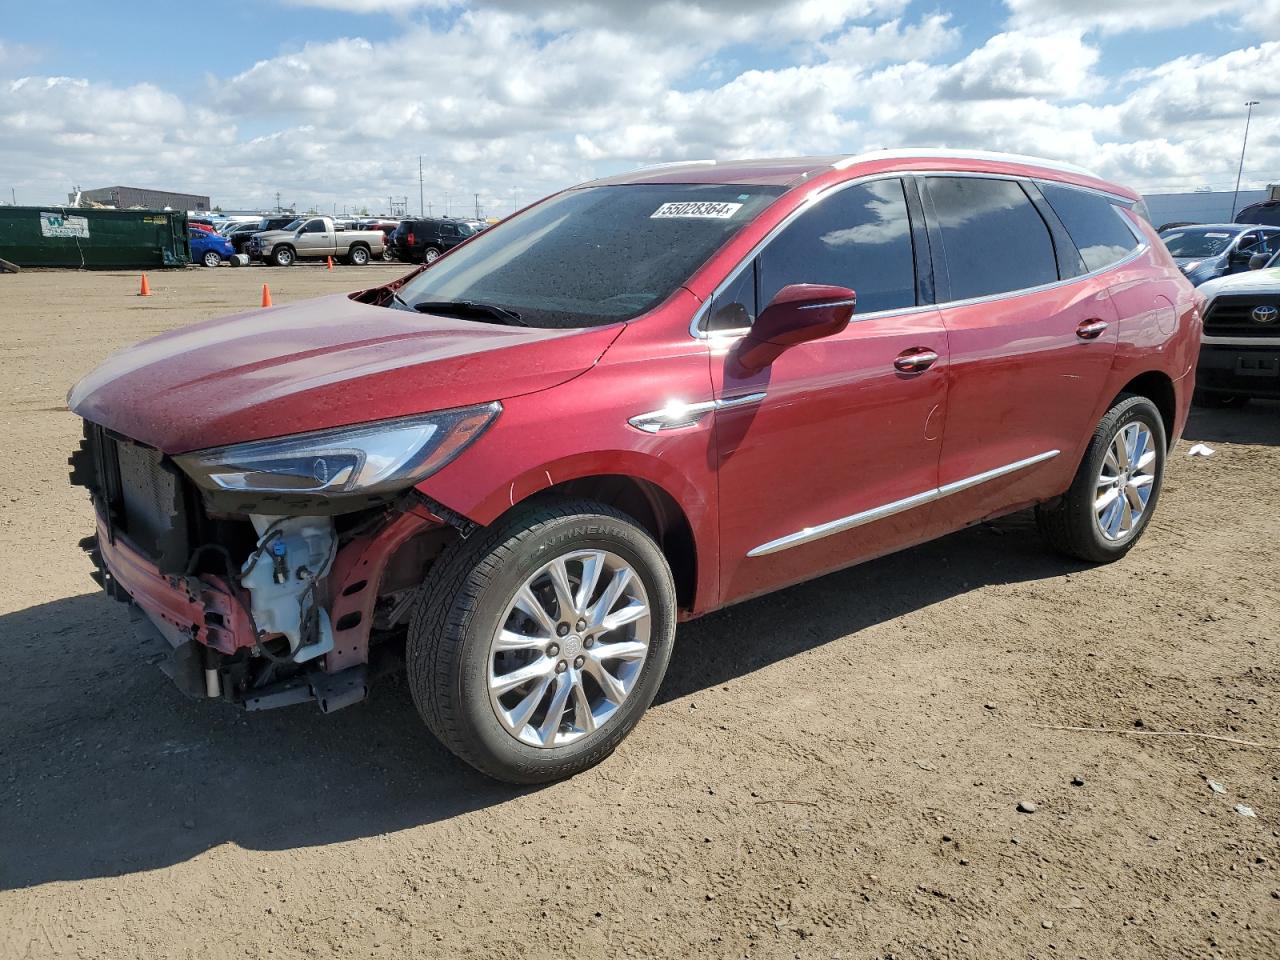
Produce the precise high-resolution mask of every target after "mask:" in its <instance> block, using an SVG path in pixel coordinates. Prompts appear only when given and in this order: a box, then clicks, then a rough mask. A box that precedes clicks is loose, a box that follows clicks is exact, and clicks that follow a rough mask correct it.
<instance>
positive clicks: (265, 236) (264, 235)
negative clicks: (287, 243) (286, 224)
mask: <svg viewBox="0 0 1280 960" xmlns="http://www.w3.org/2000/svg"><path fill="white" fill-rule="evenodd" d="M253 236H254V237H255V238H256V239H258V240H283V239H284V238H285V237H292V236H293V231H292V230H259V231H257V232H256V233H254V234H253Z"/></svg>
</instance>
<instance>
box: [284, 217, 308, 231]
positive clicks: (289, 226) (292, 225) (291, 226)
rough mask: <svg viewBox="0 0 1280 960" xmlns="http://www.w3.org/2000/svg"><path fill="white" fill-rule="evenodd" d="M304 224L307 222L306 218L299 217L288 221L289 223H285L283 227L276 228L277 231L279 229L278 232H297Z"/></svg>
mask: <svg viewBox="0 0 1280 960" xmlns="http://www.w3.org/2000/svg"><path fill="white" fill-rule="evenodd" d="M306 222H307V218H306V217H299V218H298V219H297V220H290V221H289V222H288V223H286V224H285V225H284V226H283V227H278V228H277V229H279V230H297V229H298V228H299V227H300V226H302V225H303V224H304V223H306Z"/></svg>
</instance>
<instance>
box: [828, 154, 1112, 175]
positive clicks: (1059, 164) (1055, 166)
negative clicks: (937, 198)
mask: <svg viewBox="0 0 1280 960" xmlns="http://www.w3.org/2000/svg"><path fill="white" fill-rule="evenodd" d="M916 157H920V158H930V157H940V158H942V157H949V158H954V159H956V160H998V161H1002V162H1004V163H1025V164H1027V165H1029V166H1036V167H1045V168H1046V169H1049V170H1062V171H1063V172H1065V173H1077V174H1080V175H1082V176H1086V177H1093V178H1094V179H1095V180H1101V179H1103V178H1102V177H1100V176H1098V175H1097V174H1096V173H1094V172H1093V171H1092V170H1086V169H1085V168H1084V167H1080V166H1077V165H1076V164H1074V163H1064V162H1063V161H1061V160H1048V159H1046V158H1044V157H1033V156H1030V155H1028V154H1024V153H1000V152H998V151H994V150H951V149H948V148H946V147H918V148H915V149H912V148H900V149H892V150H872V151H870V152H868V153H855V154H851V155H850V156H847V157H844V158H843V159H840V160H837V161H836V162H835V163H833V164H832V165H831V166H832V167H833V168H834V169H836V170H847V169H848V168H849V167H852V166H853V165H854V164H857V163H869V162H870V161H872V160H910V159H913V158H916Z"/></svg>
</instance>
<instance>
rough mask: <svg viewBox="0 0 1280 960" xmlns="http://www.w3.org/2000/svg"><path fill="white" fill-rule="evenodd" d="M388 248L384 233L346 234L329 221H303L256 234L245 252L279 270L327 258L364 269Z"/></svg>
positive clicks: (354, 231) (369, 231)
mask: <svg viewBox="0 0 1280 960" xmlns="http://www.w3.org/2000/svg"><path fill="white" fill-rule="evenodd" d="M385 245H386V237H385V236H384V235H383V233H382V231H381V230H343V229H340V228H338V227H337V226H335V225H334V222H333V220H332V219H331V218H330V217H300V218H299V219H297V220H295V221H293V223H291V224H289V225H288V226H286V227H284V228H283V229H281V230H268V231H266V232H265V233H255V234H254V235H253V236H252V237H251V238H250V239H249V242H248V243H247V244H245V252H246V253H248V254H249V257H250V259H253V260H261V261H262V262H263V263H271V264H275V265H276V266H277V267H290V266H293V264H294V263H295V262H296V261H298V260H323V259H324V258H325V257H333V258H334V259H337V260H341V261H342V262H343V263H351V264H354V265H355V266H357V267H363V266H364V265H365V264H366V263H368V262H369V260H370V259H372V258H373V257H381V256H382V248H383V247H384V246H385Z"/></svg>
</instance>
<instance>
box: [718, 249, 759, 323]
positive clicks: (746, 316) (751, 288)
mask: <svg viewBox="0 0 1280 960" xmlns="http://www.w3.org/2000/svg"><path fill="white" fill-rule="evenodd" d="M755 322H756V264H755V261H752V262H751V263H749V264H747V266H746V267H745V268H743V270H742V272H741V273H739V274H738V275H737V277H735V278H734V280H733V282H732V283H730V284H729V285H728V286H727V287H725V288H724V290H723V292H721V293H720V295H719V296H717V297H716V300H715V303H714V304H712V306H711V316H710V317H709V318H708V320H707V329H708V330H740V329H742V328H743V327H749V326H751V324H753V323H755Z"/></svg>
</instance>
